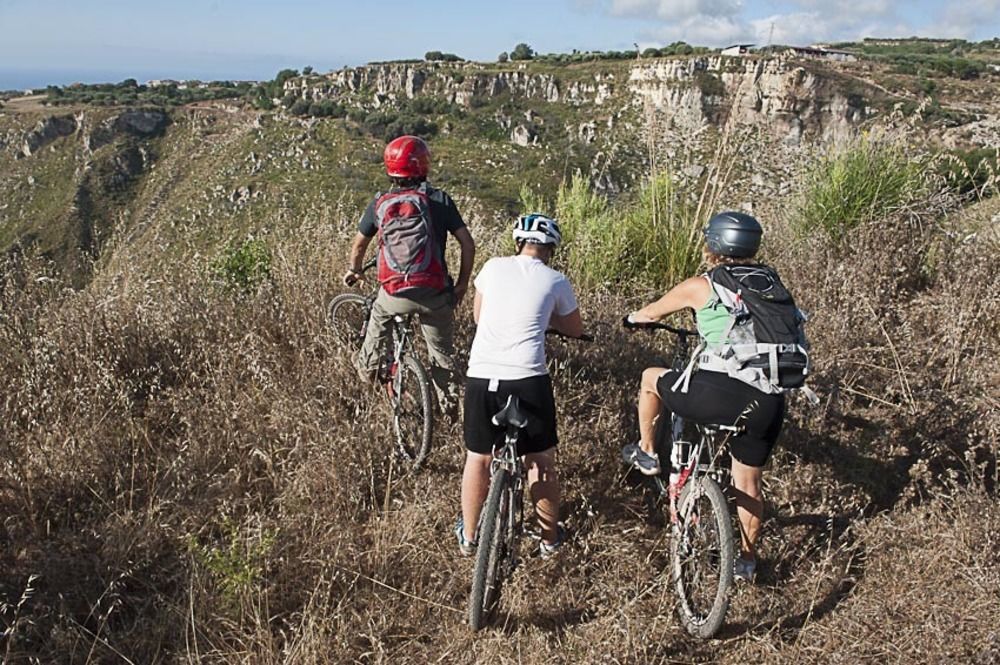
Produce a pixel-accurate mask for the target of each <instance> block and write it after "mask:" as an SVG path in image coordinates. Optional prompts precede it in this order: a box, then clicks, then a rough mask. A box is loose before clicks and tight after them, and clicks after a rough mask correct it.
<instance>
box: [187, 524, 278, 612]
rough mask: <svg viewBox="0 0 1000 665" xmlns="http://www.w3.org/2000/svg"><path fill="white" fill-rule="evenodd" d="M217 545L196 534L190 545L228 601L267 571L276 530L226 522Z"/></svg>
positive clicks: (236, 597) (250, 587)
mask: <svg viewBox="0 0 1000 665" xmlns="http://www.w3.org/2000/svg"><path fill="white" fill-rule="evenodd" d="M223 529H224V533H223V537H222V541H223V542H221V543H219V544H218V545H202V544H201V543H199V542H198V541H197V539H195V538H193V537H192V538H191V539H190V540H189V541H188V548H189V549H190V551H191V552H192V554H194V557H195V559H196V560H197V561H198V562H199V563H200V564H201V565H202V566H204V567H205V568H206V569H207V570H208V571H209V572H210V573H212V576H213V577H214V578H215V583H216V585H217V586H218V588H219V590H220V591H221V592H222V597H223V598H224V599H226V600H227V601H228V602H235V601H237V600H238V599H239V597H240V596H241V595H242V594H243V593H245V592H248V591H250V590H252V589H253V588H254V586H255V585H256V584H257V583H258V582H259V580H260V577H261V575H262V574H263V572H264V564H265V560H266V558H267V555H268V554H269V553H270V551H271V548H272V547H273V546H274V542H275V534H274V533H270V532H265V533H260V534H254V533H247V534H244V533H241V529H240V528H239V526H238V525H236V524H234V523H232V522H226V523H225V524H224V525H223Z"/></svg>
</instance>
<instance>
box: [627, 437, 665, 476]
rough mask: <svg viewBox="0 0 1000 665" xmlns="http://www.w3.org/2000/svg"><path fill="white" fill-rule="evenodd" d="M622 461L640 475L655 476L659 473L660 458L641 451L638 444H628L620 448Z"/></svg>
mask: <svg viewBox="0 0 1000 665" xmlns="http://www.w3.org/2000/svg"><path fill="white" fill-rule="evenodd" d="M622 459H624V460H625V463H626V464H631V465H632V466H634V467H635V468H636V469H638V470H639V472H640V473H642V474H643V475H646V476H655V475H658V474H659V473H660V458H659V457H658V456H657V455H650V454H649V453H647V452H646V451H645V450H643V449H642V448H641V447H640V446H639V444H638V443H630V444H628V445H627V446H625V447H623V448H622Z"/></svg>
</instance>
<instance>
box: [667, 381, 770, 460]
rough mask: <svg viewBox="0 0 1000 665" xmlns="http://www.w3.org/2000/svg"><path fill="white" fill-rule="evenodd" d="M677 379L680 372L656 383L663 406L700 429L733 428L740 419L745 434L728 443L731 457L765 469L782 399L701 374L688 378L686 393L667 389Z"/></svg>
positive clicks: (742, 384)
mask: <svg viewBox="0 0 1000 665" xmlns="http://www.w3.org/2000/svg"><path fill="white" fill-rule="evenodd" d="M679 376H680V372H677V371H669V372H666V373H665V374H663V375H662V376H661V377H660V378H659V379H658V380H657V381H656V392H657V393H659V395H660V399H661V400H662V401H663V405H664V406H665V407H666V408H667V409H669V410H670V411H672V412H674V413H676V414H677V415H679V416H680V417H682V418H685V419H687V420H691V421H694V422H696V423H701V424H703V425H733V424H735V423H736V420H737V418H739V419H740V424H741V425H743V426H744V427H745V428H746V431H745V432H744V433H742V434H740V435H738V436H734V437H733V438H732V439H731V441H730V451H731V453H732V456H733V457H734V458H736V460H738V461H739V462H742V463H743V464H746V465H747V466H756V467H761V466H764V465H765V464H766V463H767V460H768V458H769V457H770V456H771V449H772V448H774V442H775V441H777V439H778V435H779V434H780V433H781V424H782V422H783V421H784V419H785V396H784V395H782V394H777V395H771V394H768V393H764V392H761V391H759V390H757V389H756V388H754V387H753V386H750V385H748V384H746V383H743V382H742V381H739V380H737V379H733V378H730V377H729V376H727V375H726V374H722V373H720V372H709V371H704V370H703V371H699V372H695V373H694V374H692V375H691V383H690V384H689V385H688V391H687V392H686V393H683V392H681V391H680V387H678V389H677V391H673V390H671V389H670V388H671V386H673V385H674V383H676V381H677V379H678V377H679ZM741 415H742V416H743V417H742V418H740V416H741Z"/></svg>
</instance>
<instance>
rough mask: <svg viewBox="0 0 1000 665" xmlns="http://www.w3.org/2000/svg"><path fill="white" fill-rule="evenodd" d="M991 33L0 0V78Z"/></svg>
mask: <svg viewBox="0 0 1000 665" xmlns="http://www.w3.org/2000/svg"><path fill="white" fill-rule="evenodd" d="M910 35H919V36H923V37H961V38H965V39H971V40H983V39H990V38H993V37H997V36H1000V0H952V1H947V0H863V1H860V2H859V1H857V0H490V1H488V2H485V1H481V0H423V1H422V2H414V1H412V0H411V1H410V2H401V1H399V0H379V1H377V2H376V1H374V0H367V1H366V0H350V1H349V0H327V1H325V2H320V1H318V0H284V1H281V2H279V1H275V0H271V1H265V0H202V1H197V0H173V1H172V2H171V1H170V0H160V2H143V1H142V0H0V90H3V89H21V88H27V87H41V86H44V85H47V84H58V85H65V84H68V83H72V82H74V81H81V82H87V83H95V82H105V81H107V82H116V81H120V80H122V79H125V78H136V79H138V80H140V81H146V80H149V79H152V78H173V79H189V78H196V79H204V80H213V79H241V80H246V79H249V80H260V79H270V78H273V76H274V74H275V73H276V72H277V71H278V70H279V69H283V68H286V67H291V68H294V69H299V68H301V67H304V66H306V65H310V66H312V67H314V68H315V69H316V70H317V71H320V72H322V71H329V70H332V69H339V68H341V67H343V66H345V65H359V64H363V63H365V62H370V61H373V60H392V59H400V58H420V57H423V55H424V53H426V52H427V51H432V50H434V51H444V52H448V53H456V54H458V55H460V56H462V57H464V58H468V59H473V60H495V59H496V57H497V55H498V54H499V53H501V52H503V51H509V50H511V49H512V48H513V47H514V45H515V44H518V43H520V42H524V43H527V44H529V45H531V46H532V48H534V49H535V50H536V51H539V52H542V53H549V52H569V51H572V50H573V49H579V50H627V49H631V48H633V45H634V44H638V45H639V46H640V47H641V48H646V47H647V46H662V45H664V44H669V43H671V42H674V41H678V40H683V41H686V42H688V43H690V44H694V45H702V46H725V45H727V44H732V43H756V44H761V45H763V44H767V43H768V41H769V40H770V41H772V42H773V43H782V44H800V45H807V44H812V43H816V42H830V41H840V40H852V39H858V38H861V37H865V36H879V37H903V36H910Z"/></svg>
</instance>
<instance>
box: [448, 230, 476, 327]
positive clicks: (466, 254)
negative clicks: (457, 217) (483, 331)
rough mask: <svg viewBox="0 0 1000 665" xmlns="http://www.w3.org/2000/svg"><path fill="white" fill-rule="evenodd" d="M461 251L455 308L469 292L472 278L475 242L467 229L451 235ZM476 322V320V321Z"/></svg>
mask: <svg viewBox="0 0 1000 665" xmlns="http://www.w3.org/2000/svg"><path fill="white" fill-rule="evenodd" d="M453 235H454V236H455V240H457V241H458V245H459V247H460V248H461V251H462V261H461V263H460V265H459V268H458V281H457V282H455V307H458V306H459V305H460V304H461V303H462V298H464V297H465V293H466V292H467V291H468V290H469V278H470V277H471V276H472V263H473V261H474V260H475V258H476V241H475V240H473V239H472V234H471V233H469V229H468V228H467V227H464V226H463V227H462V228H460V229H458V230H457V231H455V233H454V234H453ZM476 320H477V321H478V318H477V319H476Z"/></svg>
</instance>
